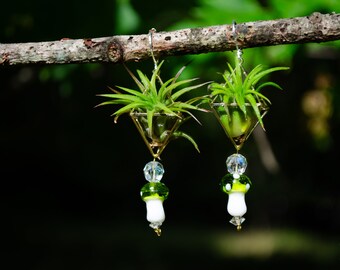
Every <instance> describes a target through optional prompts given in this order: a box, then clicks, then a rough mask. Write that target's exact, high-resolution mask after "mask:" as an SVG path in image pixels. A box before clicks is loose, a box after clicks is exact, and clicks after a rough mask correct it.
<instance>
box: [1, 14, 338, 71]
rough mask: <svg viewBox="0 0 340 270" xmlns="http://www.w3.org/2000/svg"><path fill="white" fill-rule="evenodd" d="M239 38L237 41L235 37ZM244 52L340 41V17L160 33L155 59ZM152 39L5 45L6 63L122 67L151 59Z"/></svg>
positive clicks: (155, 37)
mask: <svg viewBox="0 0 340 270" xmlns="http://www.w3.org/2000/svg"><path fill="white" fill-rule="evenodd" d="M235 33H236V37H235ZM235 39H236V40H237V44H238V47H239V48H251V47H261V46H274V45H282V44H300V43H318V42H327V41H334V40H339V39H340V14H337V13H331V14H321V13H318V12H315V13H313V14H312V15H310V16H306V17H296V18H288V19H277V20H268V21H256V22H247V23H240V24H237V25H236V32H234V33H233V29H232V25H231V24H229V25H218V26H209V27H203V28H191V29H189V28H188V29H182V30H177V31H170V32H154V33H153V35H152V45H153V52H154V55H155V57H157V58H158V57H167V56H178V55H185V54H201V53H210V52H222V51H229V50H234V49H235ZM150 57H151V54H150V44H149V34H143V35H121V36H112V37H102V38H89V39H62V40H59V41H51V42H34V43H32V42H31V43H12V44H0V64H1V65H3V66H5V65H20V64H69V63H95V62H96V63H104V62H107V63H121V62H128V61H142V60H146V59H149V58H150Z"/></svg>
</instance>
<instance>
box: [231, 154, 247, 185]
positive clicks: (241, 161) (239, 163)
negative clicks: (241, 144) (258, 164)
mask: <svg viewBox="0 0 340 270" xmlns="http://www.w3.org/2000/svg"><path fill="white" fill-rule="evenodd" d="M226 164H227V169H228V172H229V173H231V174H232V175H233V177H234V178H235V179H237V178H240V175H241V174H243V173H244V172H245V170H246V168H247V160H246V158H245V157H244V156H242V155H241V154H233V155H231V156H229V157H228V158H227V161H226Z"/></svg>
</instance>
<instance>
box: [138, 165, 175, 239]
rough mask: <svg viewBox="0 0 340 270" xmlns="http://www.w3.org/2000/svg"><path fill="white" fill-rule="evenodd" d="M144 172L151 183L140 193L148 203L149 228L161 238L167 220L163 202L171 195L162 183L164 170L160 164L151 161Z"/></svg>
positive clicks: (147, 217)
mask: <svg viewBox="0 0 340 270" xmlns="http://www.w3.org/2000/svg"><path fill="white" fill-rule="evenodd" d="M143 171H144V176H145V179H146V180H147V181H148V182H149V183H147V184H145V185H144V186H143V187H142V189H141V191H140V195H141V198H142V200H143V201H144V202H145V203H146V219H147V220H148V221H149V222H150V225H149V226H150V227H151V228H153V229H154V231H155V232H156V234H157V235H158V236H160V235H161V232H162V231H161V228H160V227H161V225H162V223H163V222H164V220H165V212H164V208H163V201H164V200H166V199H167V198H168V195H169V189H168V187H167V186H166V185H164V184H163V183H161V182H160V181H161V179H162V177H163V174H164V168H163V165H162V164H161V163H160V162H158V161H150V162H149V163H147V164H146V165H145V167H144V170H143Z"/></svg>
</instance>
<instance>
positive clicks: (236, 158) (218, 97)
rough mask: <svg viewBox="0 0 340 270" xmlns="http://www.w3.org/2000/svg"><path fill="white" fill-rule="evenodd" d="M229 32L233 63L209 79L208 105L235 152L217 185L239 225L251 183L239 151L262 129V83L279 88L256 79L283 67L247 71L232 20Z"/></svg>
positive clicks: (264, 103) (266, 102)
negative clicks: (215, 78) (219, 75)
mask: <svg viewBox="0 0 340 270" xmlns="http://www.w3.org/2000/svg"><path fill="white" fill-rule="evenodd" d="M232 35H233V40H234V42H235V48H236V54H235V56H234V59H235V66H234V67H232V66H231V65H230V64H228V69H227V70H226V71H225V72H224V73H223V79H224V82H223V83H216V82H213V83H211V84H210V85H209V86H208V89H209V91H210V97H211V102H210V106H211V108H212V110H213V112H214V115H215V117H216V118H217V120H218V121H219V123H220V125H221V126H222V128H223V130H224V131H225V133H226V135H227V137H228V138H229V139H230V141H231V142H232V144H233V146H234V148H235V150H236V153H235V154H232V155H231V156H229V157H228V158H227V160H226V165H227V171H228V173H227V174H226V175H225V176H224V177H223V178H222V181H221V182H220V186H221V189H222V191H223V192H225V193H227V194H228V204H227V210H228V213H229V214H230V215H231V216H232V219H231V220H230V223H232V224H233V225H235V226H236V228H237V230H240V229H241V224H242V223H243V222H244V220H245V218H244V217H243V216H244V215H245V214H246V212H247V206H246V203H245V194H246V193H247V191H248V190H249V188H250V187H251V184H252V183H251V181H250V179H249V178H248V177H247V176H246V175H244V172H245V170H246V168H247V160H246V158H245V157H244V156H243V155H241V154H239V151H240V150H241V148H242V147H243V145H244V143H245V142H246V140H247V139H248V137H249V136H250V134H251V133H252V132H253V130H254V129H255V127H256V126H257V125H258V124H260V125H261V126H262V128H263V129H264V125H263V117H264V116H265V115H266V114H267V112H268V108H269V104H270V101H269V99H268V98H267V97H266V96H264V95H263V94H262V93H260V90H261V89H262V88H263V87H265V86H273V87H276V88H279V89H281V87H280V86H279V85H277V84H276V83H273V82H265V83H262V84H260V85H259V86H257V83H258V82H259V81H260V79H261V78H262V77H264V76H265V75H267V74H269V73H271V72H274V71H278V70H286V69H288V68H287V67H275V68H270V69H263V67H262V66H261V65H258V66H256V67H255V68H254V69H253V70H252V71H251V72H250V73H249V74H248V73H247V72H246V70H245V69H244V67H243V57H242V55H243V52H242V50H241V49H240V48H239V46H238V32H237V25H236V22H235V21H233V24H232Z"/></svg>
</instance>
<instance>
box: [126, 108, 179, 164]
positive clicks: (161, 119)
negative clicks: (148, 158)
mask: <svg viewBox="0 0 340 270" xmlns="http://www.w3.org/2000/svg"><path fill="white" fill-rule="evenodd" d="M130 116H131V118H132V120H133V122H134V123H135V125H136V127H137V129H138V131H139V133H140V134H141V136H142V138H143V140H144V142H145V144H146V146H147V147H148V149H149V151H150V153H151V154H152V156H153V157H154V158H159V157H160V155H161V153H162V152H163V150H164V149H165V147H166V146H167V144H168V143H169V141H170V138H171V137H172V135H173V134H174V132H175V131H176V130H177V129H178V128H179V126H180V125H181V124H182V123H183V119H182V118H181V114H178V116H175V115H169V114H164V113H155V114H154V115H153V117H152V123H151V125H150V123H149V122H148V117H147V113H144V112H136V111H132V112H130ZM150 126H151V128H149V127H150Z"/></svg>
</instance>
